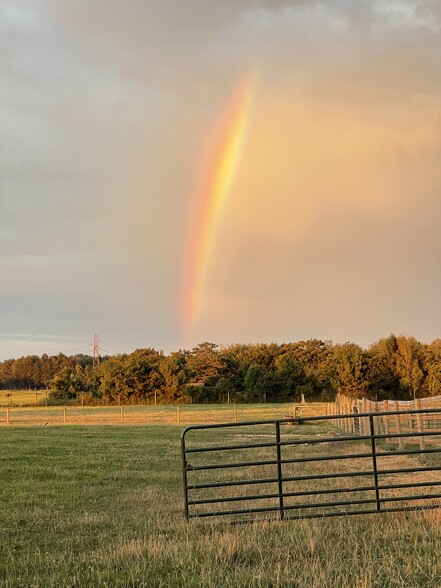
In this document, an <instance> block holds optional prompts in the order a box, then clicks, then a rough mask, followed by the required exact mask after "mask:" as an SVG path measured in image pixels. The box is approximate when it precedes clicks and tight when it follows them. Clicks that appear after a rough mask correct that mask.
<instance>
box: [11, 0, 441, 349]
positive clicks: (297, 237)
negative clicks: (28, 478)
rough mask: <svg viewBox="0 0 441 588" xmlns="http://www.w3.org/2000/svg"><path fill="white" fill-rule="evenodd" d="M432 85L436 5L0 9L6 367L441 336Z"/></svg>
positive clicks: (440, 118)
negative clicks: (43, 360)
mask: <svg viewBox="0 0 441 588" xmlns="http://www.w3.org/2000/svg"><path fill="white" fill-rule="evenodd" d="M440 72H441V3H440V2H439V1H438V0H322V1H321V0H291V1H290V0H223V1H222V2H207V1H206V0H186V1H185V2H183V1H182V0H161V2H157V1H153V0H125V1H124V2H123V1H122V0H94V1H93V2H90V0H33V1H32V2H29V1H28V0H0V264H1V265H0V274H1V277H0V359H4V358H10V357H19V356H22V355H26V354H37V355H40V354H42V353H49V354H51V353H58V352H60V351H61V352H69V353H70V352H74V351H75V352H83V353H91V352H92V340H93V336H94V334H95V333H96V334H98V336H99V338H100V341H101V344H102V352H103V353H106V352H107V353H116V352H120V353H121V352H130V351H132V350H134V349H135V348H141V347H153V348H155V349H162V350H164V351H165V352H166V353H169V352H171V351H174V350H177V349H179V348H187V349H189V348H191V347H193V346H195V345H197V344H198V343H200V342H203V341H210V342H214V343H218V344H221V345H228V344H231V343H236V342H243V343H258V342H277V343H282V342H288V341H298V340H305V339H310V338H318V339H322V340H333V341H334V342H345V341H352V342H355V343H358V344H360V345H362V346H364V347H367V346H368V345H369V344H371V343H374V342H375V341H377V340H378V339H379V338H381V337H385V336H388V335H389V334H390V333H395V334H401V333H404V334H407V335H409V336H415V337H416V338H417V339H419V340H421V341H423V342H427V343H429V342H430V341H432V340H434V339H436V338H439V337H440V336H441V311H440V306H441V305H440V300H439V292H440V290H441V269H440V268H441V231H440V230H439V226H440V219H441V198H440V190H441V161H440V156H441V76H440ZM243 88H246V89H245V90H243ZM241 92H242V94H241ZM235 133H236V134H235ZM234 141H236V143H235V142H234ZM228 157H229V159H228ZM219 186H220V187H219ZM216 199H217V200H216Z"/></svg>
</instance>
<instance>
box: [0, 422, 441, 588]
mask: <svg viewBox="0 0 441 588" xmlns="http://www.w3.org/2000/svg"><path fill="white" fill-rule="evenodd" d="M180 432H181V427H178V426H173V427H162V426H155V427H139V426H136V427H132V426H114V427H99V426H94V427H84V426H83V427H69V426H67V427H23V428H18V427H10V428H5V427H4V428H2V429H1V430H0V446H1V447H2V451H1V452H0V466H1V467H2V474H3V475H2V476H1V477H0V504H1V505H2V509H1V510H0V531H1V533H0V586H1V587H2V588H13V587H14V588H15V587H20V586H21V587H26V588H27V587H34V588H46V587H54V588H55V587H57V588H64V587H66V588H67V587H69V588H71V587H88V586H94V587H95V586H96V587H103V588H104V587H106V588H113V587H115V588H116V587H132V588H141V587H143V586H144V587H146V588H147V587H148V588H161V587H164V588H165V587H167V588H183V587H184V588H200V587H206V588H218V587H219V586H222V587H225V588H241V587H244V588H247V587H249V588H270V587H272V588H276V587H279V588H297V587H298V588H354V587H358V588H409V587H411V588H420V587H421V588H423V587H424V588H436V587H439V586H441V559H440V558H439V545H440V541H441V525H440V523H441V516H440V514H441V511H431V512H418V513H395V514H385V515H381V516H375V515H373V516H372V515H365V516H353V517H347V518H345V517H341V518H335V519H315V520H308V521H305V520H300V521H292V522H285V523H280V522H257V523H254V524H250V525H239V526H232V525H229V524H226V523H225V522H224V520H223V519H217V520H194V521H191V522H190V523H189V524H187V523H186V522H185V520H184V517H183V504H182V487H181V469H180V454H179V436H180ZM319 432H320V431H319V430H318V426H317V428H316V429H315V428H305V429H304V428H303V427H302V431H300V428H299V430H297V429H296V431H295V432H292V430H290V431H289V432H286V435H292V436H293V435H300V434H302V435H303V434H308V435H311V437H313V436H314V435H316V434H318V433H319ZM266 434H267V432H265V431H262V432H261V435H262V436H261V437H259V438H260V439H265V435H266ZM238 438H239V437H236V440H237V439H238ZM248 439H249V437H248ZM213 441H215V442H218V441H219V439H217V440H216V439H213ZM230 441H231V439H230ZM301 447H302V448H303V451H307V452H310V451H312V448H313V445H309V446H308V445H305V446H301ZM331 447H332V446H331ZM355 449H356V447H355V446H354V450H355ZM296 451H299V449H296ZM328 451H329V447H328ZM391 459H394V460H396V459H399V460H401V459H405V460H406V463H408V461H407V459H414V458H405V457H404V456H403V457H399V458H398V457H397V456H392V457H391ZM304 467H306V466H304ZM326 467H328V468H329V467H330V466H329V465H328V466H326ZM353 467H359V466H358V464H357V462H356V460H354V463H353Z"/></svg>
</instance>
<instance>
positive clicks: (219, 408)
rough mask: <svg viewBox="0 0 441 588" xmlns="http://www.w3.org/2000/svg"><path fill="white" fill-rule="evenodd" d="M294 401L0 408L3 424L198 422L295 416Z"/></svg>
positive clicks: (307, 411) (313, 409)
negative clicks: (236, 403) (275, 402)
mask: <svg viewBox="0 0 441 588" xmlns="http://www.w3.org/2000/svg"><path fill="white" fill-rule="evenodd" d="M325 409H326V405H325V403H320V402H317V403H309V404H306V405H304V406H303V407H301V408H300V410H301V414H302V415H305V416H311V415H314V414H324V412H325ZM293 413H294V404H293V403H287V404H282V403H278V404H238V405H233V404H205V405H201V404H199V405H198V404H185V405H180V406H178V405H171V404H169V405H158V406H153V405H131V406H124V407H120V406H68V407H63V406H53V407H51V406H49V407H46V406H41V407H35V406H28V407H14V408H7V407H6V408H0V426H2V425H6V424H8V423H9V424H10V425H19V426H20V425H62V424H69V425H100V424H102V425H104V424H108V425H110V424H118V423H128V424H146V423H149V424H152V423H155V424H195V423H216V422H217V423H219V422H233V421H235V420H236V419H237V420H240V421H243V420H261V419H268V418H279V419H280V418H285V417H287V416H293Z"/></svg>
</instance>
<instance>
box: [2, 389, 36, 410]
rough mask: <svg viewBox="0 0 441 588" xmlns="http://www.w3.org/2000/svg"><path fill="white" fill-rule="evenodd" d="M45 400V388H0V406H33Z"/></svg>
mask: <svg viewBox="0 0 441 588" xmlns="http://www.w3.org/2000/svg"><path fill="white" fill-rule="evenodd" d="M45 402H46V390H37V391H34V390H0V406H33V405H34V406H35V405H38V404H44V403H45Z"/></svg>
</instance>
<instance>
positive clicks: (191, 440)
mask: <svg viewBox="0 0 441 588" xmlns="http://www.w3.org/2000/svg"><path fill="white" fill-rule="evenodd" d="M423 414H424V415H425V417H426V418H427V417H428V416H430V417H433V416H437V417H438V418H439V419H441V408H437V409H425V410H424V413H423V411H421V410H411V411H405V412H403V413H402V416H403V417H406V418H412V419H414V420H417V421H418V419H420V418H422V417H423ZM396 416H397V415H396V411H388V412H387V413H384V412H378V413H358V414H357V416H354V414H346V415H343V414H339V415H335V416H329V415H328V416H321V417H300V418H298V419H283V420H273V421H270V420H265V421H258V422H243V423H228V424H218V425H215V424H213V425H199V426H197V425H196V426H195V425H193V426H190V427H187V428H186V429H185V430H184V431H183V433H182V437H181V440H182V447H181V448H182V474H183V486H184V502H185V516H186V517H187V519H190V518H200V517H215V516H222V515H223V516H225V515H227V516H229V517H230V519H232V520H233V521H244V520H245V521H246V520H249V518H250V516H251V517H252V520H254V518H255V517H259V516H265V517H268V513H270V516H271V515H272V516H273V517H274V515H276V516H278V517H279V518H280V519H284V518H296V519H300V518H317V517H333V516H340V515H356V514H368V513H380V512H394V511H406V510H415V509H421V508H428V509H432V508H439V507H441V500H440V499H441V493H440V486H441V459H440V453H441V444H440V443H439V442H440V440H441V429H440V430H433V429H431V430H429V429H425V430H423V431H422V432H420V431H410V432H404V431H401V432H398V433H397V432H390V431H389V432H388V433H384V432H382V425H381V422H382V419H384V418H385V417H392V418H395V417H396ZM355 419H359V423H360V426H361V430H362V433H361V434H350V433H348V434H346V433H342V432H341V430H340V429H341V428H343V429H345V428H348V427H349V424H348V425H347V426H346V425H345V424H344V423H346V422H347V423H353V422H354V420H355ZM293 424H296V425H303V426H302V427H296V431H298V432H295V433H293V432H292V430H293V429H292V428H291V427H289V426H290V425H293ZM405 441H406V442H407V448H404V442H405ZM422 441H423V443H422ZM394 442H398V443H399V448H396V449H394V450H392V448H391V447H392V446H391V443H394ZM401 443H403V445H401ZM429 445H430V447H429ZM190 462H191V463H190Z"/></svg>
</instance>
